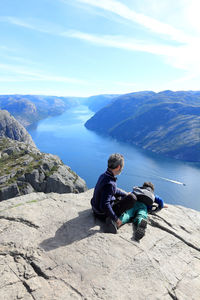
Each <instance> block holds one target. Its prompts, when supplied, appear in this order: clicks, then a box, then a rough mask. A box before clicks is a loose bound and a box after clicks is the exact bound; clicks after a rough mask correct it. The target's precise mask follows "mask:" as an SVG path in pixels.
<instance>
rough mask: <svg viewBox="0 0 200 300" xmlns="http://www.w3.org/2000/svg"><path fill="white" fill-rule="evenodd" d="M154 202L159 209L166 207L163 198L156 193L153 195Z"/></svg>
mask: <svg viewBox="0 0 200 300" xmlns="http://www.w3.org/2000/svg"><path fill="white" fill-rule="evenodd" d="M155 203H157V204H158V206H159V208H160V209H162V208H167V207H168V206H167V205H166V204H164V201H163V199H162V198H161V197H159V196H158V195H156V196H155Z"/></svg>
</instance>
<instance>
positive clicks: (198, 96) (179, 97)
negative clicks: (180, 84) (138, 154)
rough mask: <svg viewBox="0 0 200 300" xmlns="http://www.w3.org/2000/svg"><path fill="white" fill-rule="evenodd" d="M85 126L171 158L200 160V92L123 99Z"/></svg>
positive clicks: (104, 109) (132, 94)
mask: <svg viewBox="0 0 200 300" xmlns="http://www.w3.org/2000/svg"><path fill="white" fill-rule="evenodd" d="M85 126H86V128H88V129H90V130H94V131H96V132H98V133H101V134H106V135H110V136H112V137H114V138H116V139H117V140H120V141H123V142H128V143H130V144H135V145H138V146H139V147H142V148H144V149H147V150H150V151H153V152H156V153H160V154H164V155H166V156H169V157H173V158H176V159H182V160H188V161H200V92H181V91H180V92H172V91H163V92H160V93H154V92H153V93H152V92H146V93H144V92H138V93H131V94H127V95H124V96H120V97H118V98H117V99H116V100H115V101H114V102H113V103H111V104H109V105H108V106H106V107H104V108H102V109H101V110H100V111H98V112H97V113H96V114H95V115H94V116H93V117H92V118H91V119H89V120H88V121H87V122H86V123H85Z"/></svg>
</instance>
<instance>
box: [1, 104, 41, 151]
mask: <svg viewBox="0 0 200 300" xmlns="http://www.w3.org/2000/svg"><path fill="white" fill-rule="evenodd" d="M2 137H6V138H10V139H13V140H17V141H20V142H24V143H26V144H29V145H31V146H32V147H36V146H35V143H34V142H33V140H32V137H31V136H30V134H29V133H28V132H27V131H26V129H25V128H24V127H23V126H22V125H21V124H20V123H19V122H18V121H17V120H16V119H15V118H14V117H12V116H11V114H10V113H9V112H8V111H6V110H0V138H2Z"/></svg>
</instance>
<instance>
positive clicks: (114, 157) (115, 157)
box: [108, 153, 124, 170]
mask: <svg viewBox="0 0 200 300" xmlns="http://www.w3.org/2000/svg"><path fill="white" fill-rule="evenodd" d="M119 165H120V166H121V168H122V167H123V166H124V157H123V155H122V154H119V153H114V154H111V155H110V157H109V159H108V168H109V169H112V170H113V169H115V168H117V167H118V166H119Z"/></svg>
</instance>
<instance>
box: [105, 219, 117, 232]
mask: <svg viewBox="0 0 200 300" xmlns="http://www.w3.org/2000/svg"><path fill="white" fill-rule="evenodd" d="M105 232H106V233H113V234H116V233H117V224H116V222H115V221H113V220H112V219H111V218H110V217H107V218H106V228H105Z"/></svg>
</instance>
